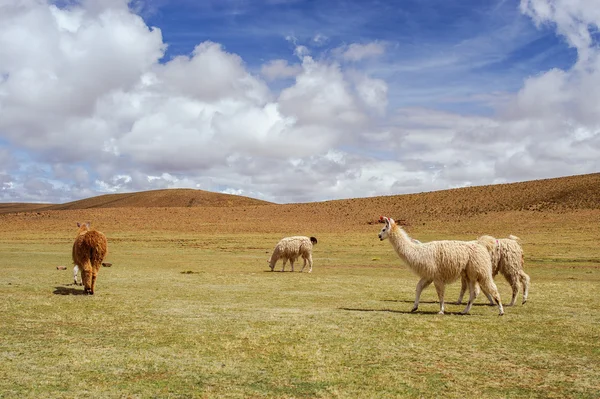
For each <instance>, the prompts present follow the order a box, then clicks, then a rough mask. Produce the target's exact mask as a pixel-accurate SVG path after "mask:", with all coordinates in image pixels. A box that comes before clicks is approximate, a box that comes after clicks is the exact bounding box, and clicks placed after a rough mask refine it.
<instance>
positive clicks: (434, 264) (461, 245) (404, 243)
mask: <svg viewBox="0 0 600 399" xmlns="http://www.w3.org/2000/svg"><path fill="white" fill-rule="evenodd" d="M382 218H383V220H384V221H385V227H383V228H382V229H381V231H380V232H379V239H380V240H381V241H383V240H385V239H386V238H387V239H389V241H390V243H391V244H392V247H394V249H395V250H396V253H397V254H398V256H399V257H400V259H402V260H403V261H404V262H406V263H407V264H408V266H409V267H410V269H411V270H412V271H413V272H415V273H416V274H417V275H418V276H419V277H421V279H420V280H419V282H418V283H417V292H416V297H415V303H414V306H413V308H412V310H411V312H414V311H416V310H417V309H418V308H419V299H420V296H421V291H423V289H424V288H425V287H427V286H428V285H429V284H431V283H432V282H433V285H434V286H435V289H436V291H437V294H438V298H439V300H440V311H439V314H444V292H445V289H446V284H448V283H451V282H453V281H455V280H457V279H458V278H459V277H461V275H464V276H465V277H466V278H467V282H468V283H469V302H468V304H467V307H466V308H465V309H464V310H463V311H462V312H461V313H462V314H466V313H468V312H469V311H470V310H471V306H472V305H473V301H474V300H475V295H476V291H475V289H476V287H475V285H476V283H478V284H479V285H480V286H481V288H482V289H483V291H484V292H488V293H490V295H491V296H492V297H493V298H494V300H495V301H496V303H497V304H498V309H499V314H500V316H502V315H503V314H504V309H503V307H502V302H501V300H500V294H499V293H498V289H497V288H496V284H495V283H494V279H493V278H492V270H491V268H490V267H489V265H490V262H491V261H490V255H489V254H488V252H487V251H486V250H485V248H483V247H482V246H481V245H479V244H477V243H474V242H466V241H431V242H427V243H423V244H421V243H416V242H414V241H413V240H412V239H411V238H410V237H409V236H408V234H406V232H405V231H404V230H403V229H402V228H401V227H400V226H398V225H397V224H396V222H394V219H390V218H387V217H382Z"/></svg>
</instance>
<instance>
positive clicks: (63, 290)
mask: <svg viewBox="0 0 600 399" xmlns="http://www.w3.org/2000/svg"><path fill="white" fill-rule="evenodd" d="M55 288H56V289H55V290H54V291H53V292H52V293H53V294H54V295H87V294H86V293H85V291H83V288H78V289H76V288H68V287H55Z"/></svg>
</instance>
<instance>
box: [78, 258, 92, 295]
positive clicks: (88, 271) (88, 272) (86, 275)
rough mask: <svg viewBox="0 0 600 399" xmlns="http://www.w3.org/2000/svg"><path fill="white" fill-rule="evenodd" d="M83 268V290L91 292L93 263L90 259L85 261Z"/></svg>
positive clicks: (87, 292) (81, 268)
mask: <svg viewBox="0 0 600 399" xmlns="http://www.w3.org/2000/svg"><path fill="white" fill-rule="evenodd" d="M80 270H81V284H82V285H83V292H85V293H86V294H89V293H91V292H92V273H93V271H92V265H91V264H90V262H89V261H87V262H83V264H82V265H81V267H80Z"/></svg>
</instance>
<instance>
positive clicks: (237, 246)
mask: <svg viewBox="0 0 600 399" xmlns="http://www.w3.org/2000/svg"><path fill="white" fill-rule="evenodd" d="M98 212H99V213H98V214H97V215H96V216H98V215H99V216H101V217H96V218H93V220H97V222H94V223H95V224H96V225H100V226H101V227H102V229H103V230H104V231H105V232H106V234H107V236H108V239H109V256H108V258H107V261H109V262H111V263H112V264H113V266H112V267H111V268H102V269H101V271H100V274H99V277H98V283H97V293H96V295H95V296H93V297H87V296H81V295H77V293H78V292H80V291H82V288H81V287H75V286H72V285H70V284H71V279H72V275H71V271H70V268H68V269H67V270H66V271H58V270H56V266H57V265H59V264H67V265H69V264H70V258H69V257H70V246H71V243H72V237H71V236H72V234H71V233H72V231H71V230H72V226H69V225H67V226H65V228H64V231H63V230H60V231H59V233H58V234H56V233H55V234H51V233H50V232H48V233H44V231H45V228H46V227H45V225H42V226H41V231H42V233H38V232H36V231H34V230H33V229H31V230H27V229H22V230H21V231H20V232H19V233H18V234H17V235H15V233H14V231H15V229H14V228H13V229H9V228H7V230H12V231H11V232H6V233H0V259H2V261H1V262H2V267H1V268H0V296H1V297H2V298H3V300H2V301H1V302H0V312H1V314H2V323H1V324H0V364H2V367H1V368H0V392H2V393H1V394H0V397H3V398H41V397H74V396H81V395H87V396H91V397H109V398H110V397H123V396H129V397H200V398H202V397H206V398H208V397H231V398H241V397H295V398H300V397H306V398H314V397H323V398H330V397H340V398H355V397H381V398H384V397H398V396H400V397H422V396H425V397H436V396H437V397H441V396H443V397H448V398H452V397H461V398H462V397H477V396H478V397H488V398H504V397H556V398H562V397H582V398H585V397H589V398H592V397H597V396H598V393H599V392H600V390H599V388H600V387H599V386H598V382H597V381H598V378H597V377H598V375H600V366H599V365H600V353H599V351H598V346H597V345H596V343H597V338H598V336H600V328H599V326H600V316H599V315H600V312H599V310H600V300H599V299H598V297H597V295H596V290H597V286H598V283H599V282H600V264H598V263H597V262H595V261H593V258H594V252H595V251H596V249H595V248H597V247H594V246H593V245H592V244H593V242H594V241H593V238H594V237H595V240H596V241H595V242H597V239H598V238H600V237H598V233H597V232H596V233H595V234H596V235H595V236H593V235H592V236H591V237H590V235H589V234H590V233H589V231H591V230H588V229H591V223H592V222H593V218H590V217H589V215H588V217H587V218H582V219H581V223H580V224H579V227H580V228H578V227H577V226H578V225H576V224H573V223H571V224H568V226H570V227H569V229H567V230H564V229H562V227H564V226H565V223H562V225H561V226H560V227H561V228H559V227H557V225H555V224H554V223H555V221H554V220H550V221H549V222H548V223H541V222H537V221H536V220H534V221H533V222H532V223H531V224H532V226H531V227H530V228H529V230H528V233H527V234H519V231H514V230H510V231H506V233H509V232H510V233H514V234H517V235H522V236H524V237H525V242H524V245H523V246H524V248H525V251H526V256H528V257H530V258H529V259H526V260H527V263H526V271H527V273H529V274H530V276H531V280H532V287H531V292H530V301H529V302H528V303H527V305H525V306H516V307H513V308H507V309H506V315H505V316H503V317H498V316H497V315H496V311H495V309H494V308H492V307H489V306H485V305H483V303H485V301H484V298H480V299H479V301H478V303H477V306H474V307H473V309H472V312H471V315H470V316H462V317H461V316H457V315H455V314H452V313H456V312H458V311H460V310H462V308H463V306H458V305H451V304H450V305H448V311H449V313H450V314H448V315H446V316H438V315H437V314H435V313H437V310H438V305H437V303H435V301H436V300H437V296H436V294H435V290H433V289H428V290H426V291H425V292H424V293H423V297H422V299H423V301H422V304H421V307H420V312H417V313H415V314H410V313H409V310H410V308H411V307H412V301H413V299H414V289H415V285H416V283H417V280H418V278H417V277H416V276H414V275H412V274H411V273H410V272H409V271H408V269H407V267H406V266H403V265H402V264H401V263H400V260H399V259H398V258H397V256H396V255H395V253H394V252H393V250H392V249H391V248H390V246H389V244H388V243H385V242H384V243H381V242H379V240H378V239H377V236H376V234H377V232H378V230H379V227H380V226H369V230H368V231H362V232H360V231H359V232H354V231H352V230H351V229H349V230H348V232H347V233H345V234H340V233H339V232H336V231H331V230H328V229H327V227H326V226H327V225H324V226H321V227H320V229H319V228H316V227H319V226H320V225H315V228H314V229H313V230H310V231H308V233H309V234H312V235H316V236H317V237H318V238H319V244H318V245H317V246H316V247H315V249H314V253H313V256H314V262H315V265H314V270H313V273H312V274H308V273H298V272H296V273H290V272H286V273H281V272H268V264H267V259H268V257H269V254H270V252H271V250H272V248H273V246H274V245H275V244H276V242H277V241H278V239H279V238H281V237H282V236H283V235H284V233H285V232H275V231H277V230H274V232H271V233H261V232H254V231H253V230H251V229H248V230H244V231H237V232H235V233H222V232H221V233H214V232H210V233H209V232H204V233H202V232H197V233H192V232H189V233H175V232H173V231H171V229H170V227H171V226H172V224H173V223H174V222H173V220H171V222H170V224H165V225H164V227H165V228H164V229H163V228H161V227H160V226H157V225H154V226H155V229H154V230H148V231H144V232H143V233H141V232H138V231H136V230H135V229H131V227H130V226H129V227H124V226H127V225H126V224H122V222H119V223H118V224H117V223H116V222H114V221H113V219H112V216H111V215H112V213H105V212H107V211H106V210H101V211H98ZM152 212H156V210H154V211H152ZM179 212H180V211H176V213H177V214H179ZM187 212H190V211H185V212H184V211H181V215H186V216H188V217H193V215H194V214H193V213H187ZM142 213H143V212H142ZM66 215H68V216H69V217H71V216H73V214H71V213H70V212H67V213H66ZM102 215H109V216H110V217H109V218H106V219H104V218H102ZM137 215H138V216H136V217H138V218H139V219H140V223H141V220H144V219H145V218H144V215H143V214H142V215H141V216H140V215H139V213H138V214H137ZM60 217H61V218H62V217H65V216H64V215H62V216H60ZM128 217H133V216H128V215H124V218H128ZM487 217H488V216H485V215H484V216H482V217H481V219H477V218H471V219H468V220H467V221H463V222H460V223H454V224H444V223H441V222H439V223H438V222H428V223H426V224H425V226H423V225H420V226H417V225H414V226H412V227H411V234H414V235H415V236H417V237H418V238H419V239H421V238H428V237H429V238H431V239H440V238H460V237H461V236H462V235H464V236H468V237H469V238H470V239H471V238H473V237H475V236H476V235H478V234H480V233H484V232H485V233H490V234H498V231H500V232H501V233H503V226H504V223H505V221H504V220H503V219H502V218H500V219H498V218H496V219H491V218H490V219H486V218H487ZM53 218H57V219H56V220H54V219H52V218H47V221H48V223H49V224H50V225H52V224H53V223H57V222H58V221H59V219H58V218H59V216H53ZM74 220H75V219H74ZM145 220H149V219H147V218H146V219H145ZM187 220H188V221H189V220H190V219H189V218H188V219H187ZM493 220H496V221H497V222H496V223H495V224H494V223H492V222H493ZM569 220H572V218H571V219H569ZM585 220H587V221H588V222H585ZM276 222H277V221H276V220H275V221H274V223H276ZM526 222H527V220H525V221H522V222H521V223H522V224H521V225H518V227H519V228H520V229H523V231H525V230H526V229H528V228H527V225H526ZM19 223H20V222H19ZM149 223H150V224H152V223H156V222H149ZM177 223H178V222H177ZM192 224H193V223H192ZM481 226H485V227H486V228H485V229H482V227H481ZM553 226H554V227H553ZM37 227H40V226H37ZM221 228H222V229H228V228H229V227H224V226H220V227H218V228H217V230H218V229H221ZM261 228H262V227H261ZM476 231H477V233H476ZM559 232H561V234H562V235H561V234H558V233H559ZM301 233H304V231H301ZM498 235H501V234H498ZM573 242H575V243H577V244H575V245H576V250H574V249H573V248H572V247H571V246H570V243H573ZM557 249H559V250H560V251H561V252H560V255H559V254H557ZM375 258H377V261H373V259H375ZM559 258H562V259H564V262H547V261H546V260H548V259H559ZM575 259H592V261H589V262H587V263H584V262H567V261H568V260H575ZM497 282H498V286H499V289H500V292H501V294H502V295H503V297H504V298H509V297H510V287H509V286H508V284H506V282H505V281H504V280H503V279H502V278H501V277H500V278H499V279H498V280H497ZM458 290H459V285H458V283H457V284H454V285H451V286H449V288H448V290H447V293H446V296H447V298H450V299H451V300H453V299H455V298H456V297H457V296H458Z"/></svg>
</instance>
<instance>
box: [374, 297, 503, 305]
mask: <svg viewBox="0 0 600 399" xmlns="http://www.w3.org/2000/svg"><path fill="white" fill-rule="evenodd" d="M381 302H396V303H415V301H410V300H406V299H382V300H381ZM419 303H420V304H422V303H429V304H433V303H438V304H439V303H440V302H439V301H419ZM444 304H445V305H456V306H460V305H463V306H467V302H466V301H464V300H463V302H462V303H456V301H444ZM472 306H496V305H492V304H490V303H482V302H475V303H473V305H472ZM504 306H506V305H504Z"/></svg>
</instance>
